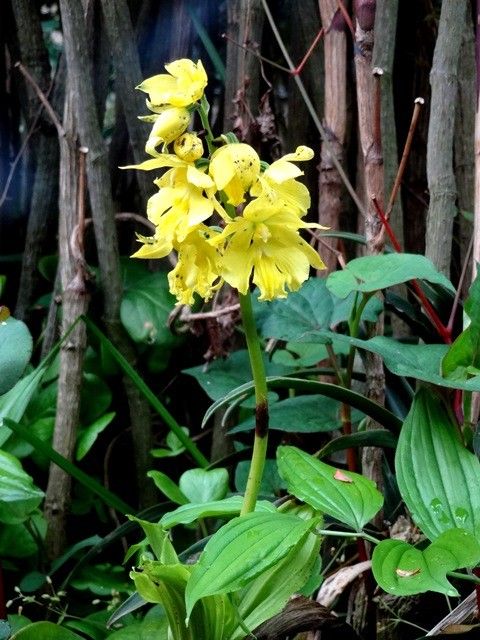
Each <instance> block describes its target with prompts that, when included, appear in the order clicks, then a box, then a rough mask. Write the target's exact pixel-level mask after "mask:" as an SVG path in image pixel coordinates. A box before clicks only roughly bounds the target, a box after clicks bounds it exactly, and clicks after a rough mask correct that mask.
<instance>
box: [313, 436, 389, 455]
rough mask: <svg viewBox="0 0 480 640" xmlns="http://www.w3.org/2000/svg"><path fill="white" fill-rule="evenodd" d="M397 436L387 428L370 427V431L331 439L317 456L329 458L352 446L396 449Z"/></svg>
mask: <svg viewBox="0 0 480 640" xmlns="http://www.w3.org/2000/svg"><path fill="white" fill-rule="evenodd" d="M396 446H397V438H395V436H394V435H393V434H392V433H390V431H387V429H370V430H369V431H357V433H352V434H351V435H348V436H339V437H338V438H334V439H333V440H330V442H328V443H327V444H326V445H325V446H324V447H322V448H321V449H320V451H319V452H318V453H317V457H318V458H319V459H320V460H321V459H322V458H328V457H329V456H331V455H332V453H335V452H336V451H344V450H345V449H349V448H351V447H389V448H391V449H395V447H396Z"/></svg>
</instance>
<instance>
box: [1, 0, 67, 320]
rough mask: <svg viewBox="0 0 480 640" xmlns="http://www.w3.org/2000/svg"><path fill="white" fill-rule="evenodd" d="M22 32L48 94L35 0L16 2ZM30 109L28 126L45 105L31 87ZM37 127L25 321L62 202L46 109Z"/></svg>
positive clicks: (22, 298)
mask: <svg viewBox="0 0 480 640" xmlns="http://www.w3.org/2000/svg"><path fill="white" fill-rule="evenodd" d="M12 9H13V13H14V16H15V23H16V28H17V34H18V39H19V40H18V43H19V48H20V57H21V60H20V61H21V62H22V64H23V65H24V66H25V67H26V68H27V69H28V71H29V73H30V74H31V76H32V77H33V79H34V80H35V82H36V83H37V84H38V86H39V87H40V89H41V90H42V91H43V92H44V93H46V94H48V92H49V89H50V86H51V77H50V71H51V70H50V62H49V60H48V53H47V50H46V47H45V43H44V40H43V34H42V28H41V25H40V15H39V11H38V8H37V5H36V4H35V3H32V2H30V1H29V0H15V1H13V2H12ZM25 94H26V95H27V96H28V104H27V108H26V116H27V122H28V124H29V126H30V125H31V124H32V123H33V122H34V120H35V118H36V117H37V114H38V112H39V108H40V102H39V100H38V97H37V95H36V93H35V91H34V90H33V88H32V87H31V86H30V85H28V86H27V87H26V92H25ZM52 95H53V99H52V105H53V108H54V109H55V110H56V111H59V112H61V109H62V108H63V100H64V74H63V65H61V70H60V71H59V72H58V73H57V76H56V79H55V90H54V91H53V94H52ZM38 125H39V126H38V130H37V132H36V133H35V134H34V135H33V137H32V139H31V141H30V148H31V149H32V150H34V154H35V165H36V170H35V178H34V184H33V191H32V198H31V201H30V207H29V211H30V213H29V217H28V226H27V233H26V238H25V248H24V252H23V258H22V270H21V274H20V283H19V286H18V294H17V303H16V306H15V316H16V317H17V318H19V319H25V318H26V316H27V313H28V308H29V307H30V305H31V304H32V301H33V296H34V292H35V287H36V284H37V282H38V275H39V274H38V270H37V264H38V260H39V259H40V255H41V253H42V250H43V249H44V246H45V242H46V240H47V235H48V232H49V231H50V230H51V228H52V226H53V222H54V220H55V215H56V211H57V206H58V158H59V151H58V138H57V132H56V131H55V128H54V126H53V125H52V123H51V122H50V121H49V119H48V116H47V115H46V114H45V113H43V114H41V115H40V118H39V120H38Z"/></svg>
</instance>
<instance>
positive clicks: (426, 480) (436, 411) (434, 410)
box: [395, 388, 480, 540]
mask: <svg viewBox="0 0 480 640" xmlns="http://www.w3.org/2000/svg"><path fill="white" fill-rule="evenodd" d="M395 468H396V474H397V481H398V488H399V489H400V493H401V494H402V497H403V499H404V500H405V504H406V505H407V507H408V508H409V510H410V512H411V514H412V518H413V520H414V521H415V523H416V524H417V525H418V526H419V527H420V529H421V530H422V531H423V533H424V534H425V535H426V536H427V537H428V538H429V539H430V540H435V538H437V537H438V536H439V535H440V534H441V533H443V532H445V531H447V530H448V529H452V528H454V527H461V528H462V529H465V530H466V531H469V532H470V533H472V534H473V535H474V536H475V537H476V538H477V539H478V540H480V492H479V491H478V487H479V486H480V462H479V461H478V458H477V457H476V456H475V455H474V454H473V453H470V451H468V450H467V449H466V448H465V447H464V446H463V444H462V443H461V442H460V440H459V436H458V427H457V425H456V424H455V422H454V419H453V418H452V416H451V413H450V410H449V409H448V408H447V407H446V405H445V404H444V401H443V399H442V398H441V397H440V396H438V395H437V394H436V393H434V392H433V391H430V390H428V389H424V388H421V389H419V391H417V393H416V395H415V398H414V401H413V404H412V407H411V409H410V412H409V414H408V416H407V418H406V420H405V423H404V425H403V429H402V431H401V433H400V438H399V440H398V446H397V453H396V456H395Z"/></svg>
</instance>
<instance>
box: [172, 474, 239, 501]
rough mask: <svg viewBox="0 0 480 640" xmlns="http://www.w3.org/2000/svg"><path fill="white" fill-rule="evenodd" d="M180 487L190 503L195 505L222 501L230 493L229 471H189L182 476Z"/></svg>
mask: <svg viewBox="0 0 480 640" xmlns="http://www.w3.org/2000/svg"><path fill="white" fill-rule="evenodd" d="M179 487H180V491H181V492H182V493H183V494H184V495H185V496H186V497H187V499H188V501H189V502H193V503H194V504H203V503H205V502H214V501H216V500H222V499H223V498H224V497H225V496H226V495H227V492H228V471H227V470H226V469H211V470H210V471H207V470H205V469H189V470H188V471H185V473H183V474H182V475H181V477H180V482H179Z"/></svg>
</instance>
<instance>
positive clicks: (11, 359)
mask: <svg viewBox="0 0 480 640" xmlns="http://www.w3.org/2000/svg"><path fill="white" fill-rule="evenodd" d="M32 349H33V340H32V336H31V335H30V331H29V330H28V328H27V326H26V325H25V324H24V323H23V322H21V321H20V320H15V319H14V318H12V317H9V318H7V319H6V320H0V395H2V394H4V393H6V392H7V391H8V390H9V389H11V388H12V387H13V386H14V385H15V384H16V382H17V381H18V380H19V378H20V376H21V375H22V373H23V372H24V370H25V367H26V366H27V364H28V363H29V362H30V356H31V355H32Z"/></svg>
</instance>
